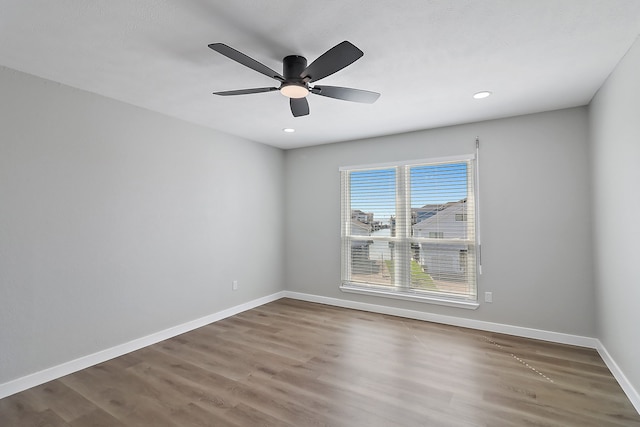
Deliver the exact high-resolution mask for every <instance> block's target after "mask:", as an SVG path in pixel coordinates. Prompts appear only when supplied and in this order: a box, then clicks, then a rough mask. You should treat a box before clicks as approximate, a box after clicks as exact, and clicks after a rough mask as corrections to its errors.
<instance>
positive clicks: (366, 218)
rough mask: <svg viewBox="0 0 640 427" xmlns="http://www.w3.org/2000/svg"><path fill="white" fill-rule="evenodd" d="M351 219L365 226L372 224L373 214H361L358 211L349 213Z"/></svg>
mask: <svg viewBox="0 0 640 427" xmlns="http://www.w3.org/2000/svg"><path fill="white" fill-rule="evenodd" d="M351 219H355V220H356V221H358V222H363V223H365V224H371V223H372V222H373V213H367V212H362V211H361V210H359V209H354V210H352V211H351Z"/></svg>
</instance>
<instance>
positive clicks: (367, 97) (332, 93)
mask: <svg viewBox="0 0 640 427" xmlns="http://www.w3.org/2000/svg"><path fill="white" fill-rule="evenodd" d="M311 93H315V94H316V95H321V96H327V97H329V98H335V99H342V100H344V101H352V102H362V103H364V104H373V103H374V102H376V100H377V99H378V98H379V97H380V94H379V93H377V92H370V91H368V90H361V89H352V88H349V87H339V86H314V87H313V88H312V89H311Z"/></svg>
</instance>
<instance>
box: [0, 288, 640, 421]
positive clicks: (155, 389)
mask: <svg viewBox="0 0 640 427" xmlns="http://www.w3.org/2000/svg"><path fill="white" fill-rule="evenodd" d="M532 425H535V426H538V425H540V426H563V427H564V426H598V427H602V426H640V416H639V415H638V413H637V412H636V411H635V410H634V408H633V406H632V405H631V403H630V402H629V400H628V399H627V397H626V396H625V395H624V393H623V392H622V389H621V388H620V386H619V385H618V383H617V382H616V381H615V379H614V378H613V376H612V375H611V373H610V372H609V370H608V369H607V368H606V366H605V365H604V363H603V361H602V359H601V358H600V357H599V356H598V354H597V353H596V352H595V351H594V350H590V349H584V348H578V347H571V346H565V345H558V344H550V343H545V342H540V341H534V340H529V339H523V338H516V337H511V336H507V335H500V334H493V333H488V332H482V331H474V330H469V329H463V328H457V327H451V326H444V325H438V324H432V323H426V322H421V321H417V320H408V319H403V318H398V317H392V316H385V315H379V314H373V313H367V312H361V311H355V310H347V309H341V308H335V307H330V306H325V305H321V304H312V303H307V302H301V301H296V300H290V299H281V300H279V301H276V302H272V303H269V304H266V305H263V306H261V307H258V308H255V309H252V310H250V311H246V312H244V313H241V314H238V315H236V316H233V317H230V318H227V319H225V320H221V321H219V322H216V323H213V324H211V325H208V326H205V327H203V328H200V329H197V330H195V331H192V332H189V333H187V334H184V335H181V336H178V337H176V338H172V339H170V340H167V341H163V342H161V343H158V344H155V345H152V346H150V347H147V348H144V349H142V350H139V351H136V352H133V353H130V354H128V355H125V356H122V357H119V358H116V359H113V360H111V361H108V362H105V363H102V364H100V365H97V366H94V367H91V368H88V369H85V370H83V371H79V372H76V373H74V374H71V375H68V376H66V377H63V378H60V379H58V380H55V381H51V382H49V383H47V384H43V385H41V386H38V387H35V388H32V389H29V390H27V391H24V392H22V393H18V394H16V395H13V396H10V397H7V398H5V399H2V400H0V426H3V427H8V426H50V427H57V426H72V427H81V426H82V427H85V426H108V427H118V426H154V427H161V426H172V427H175V426H180V427H185V426H217V427H225V426H234V427H247V426H251V427H253V426H290V427H306V426H349V427H358V426H365V427H374V426H385V427H391V426H456V427H459V426H532Z"/></svg>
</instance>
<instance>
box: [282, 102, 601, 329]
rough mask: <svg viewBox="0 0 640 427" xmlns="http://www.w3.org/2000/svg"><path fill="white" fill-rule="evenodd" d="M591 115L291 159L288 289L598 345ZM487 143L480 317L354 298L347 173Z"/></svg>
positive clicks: (543, 117) (424, 134)
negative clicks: (346, 268)
mask: <svg viewBox="0 0 640 427" xmlns="http://www.w3.org/2000/svg"><path fill="white" fill-rule="evenodd" d="M587 130H588V124H587V110H586V109H585V108H575V109H568V110H560V111H553V112H547V113H541V114H534V115H527V116H521V117H514V118H508V119H502V120H494V121H487V122H480V123H473V124H468V125H462V126H454V127H448V128H440V129H435V130H426V131H420V132H415V133H408V134H402V135H393V136H389V137H381V138H375V139H367V140H362V141H353V142H348V143H341V144H332V145H323V146H316V147H311V148H301V149H296V150H289V151H287V152H286V153H285V157H286V197H285V199H286V218H287V225H286V232H285V236H286V259H287V262H286V264H285V277H286V286H287V289H288V290H290V291H295V292H303V293H308V294H313V295H320V296H325V297H332V298H341V299H343V300H355V301H362V302H367V303H374V304H380V305H387V306H393V307H399V308H407V309H412V310H422V311H427V312H431V313H436V314H444V315H449V316H458V317H466V318H472V319H478V320H483V321H489V322H498V323H503V324H508V325H515V326H522V327H529V328H536V329H542V330H547V331H554V332H561V333H569V334H576V335H581V336H588V337H594V336H595V333H596V319H595V301H594V280H593V271H592V262H591V260H592V252H591V229H590V226H591V214H590V208H591V204H590V185H589V182H590V181H589V170H588V169H589V157H588V152H589V151H588V147H589V146H588V136H587ZM476 136H479V137H480V140H481V154H480V155H481V164H480V202H481V229H482V243H483V251H482V257H483V270H484V271H483V273H484V274H483V275H482V276H481V277H480V281H479V291H480V294H481V295H482V294H483V293H484V292H485V291H492V292H493V299H494V302H493V303H492V304H485V303H482V304H481V306H480V308H478V309H477V310H475V311H470V310H465V309H459V308H450V307H443V306H436V305H431V304H422V303H416V302H407V301H398V300H389V299H382V298H377V297H371V296H362V295H354V294H348V293H342V292H341V291H340V290H339V289H338V286H339V284H340V221H339V218H340V185H339V173H338V168H339V166H345V165H355V164H367V163H380V162H388V161H396V160H406V159H422V158H429V157H439V156H450V155H456V154H464V153H470V152H473V151H474V149H475V143H474V140H475V137H476Z"/></svg>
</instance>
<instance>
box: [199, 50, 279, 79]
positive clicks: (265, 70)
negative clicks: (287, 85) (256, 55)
mask: <svg viewBox="0 0 640 427" xmlns="http://www.w3.org/2000/svg"><path fill="white" fill-rule="evenodd" d="M209 47H210V48H211V49H213V50H215V51H216V52H218V53H221V54H222V55H224V56H226V57H227V58H229V59H233V60H234V61H236V62H238V63H240V64H242V65H244V66H245V67H249V68H251V69H252V70H255V71H257V72H259V73H262V74H264V75H265V76H267V77H271V78H272V79H276V80H279V81H284V77H282V75H281V74H280V73H278V72H277V71H274V70H272V69H271V68H269V67H267V66H266V65H264V64H261V63H259V62H258V61H256V60H255V59H253V58H250V57H248V56H247V55H245V54H244V53H242V52H238V51H237V50H235V49H234V48H232V47H229V46H227V45H226V44H224V43H212V44H210V45H209Z"/></svg>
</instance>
